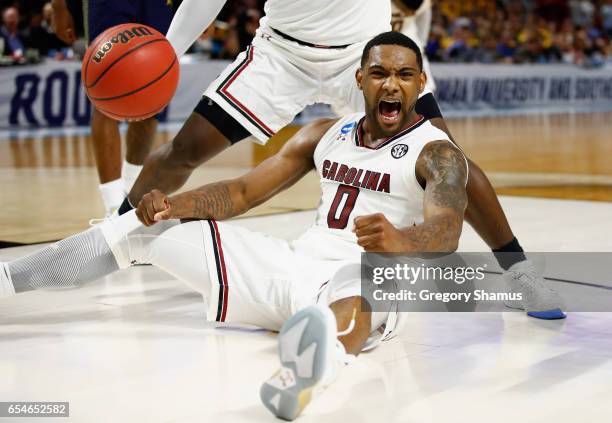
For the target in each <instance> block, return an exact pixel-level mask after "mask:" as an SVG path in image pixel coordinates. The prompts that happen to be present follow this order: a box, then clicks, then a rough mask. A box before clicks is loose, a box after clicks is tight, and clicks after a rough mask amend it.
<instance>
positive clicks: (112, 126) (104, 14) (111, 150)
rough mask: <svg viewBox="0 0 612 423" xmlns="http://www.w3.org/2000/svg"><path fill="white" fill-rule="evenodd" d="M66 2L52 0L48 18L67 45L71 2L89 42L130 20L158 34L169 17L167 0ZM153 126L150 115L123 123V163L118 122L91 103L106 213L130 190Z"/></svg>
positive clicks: (71, 34)
mask: <svg viewBox="0 0 612 423" xmlns="http://www.w3.org/2000/svg"><path fill="white" fill-rule="evenodd" d="M68 1H69V2H70V3H71V4H67V3H66V0H53V2H52V4H53V13H54V15H53V22H54V26H55V28H54V29H55V33H56V34H57V36H58V37H59V38H60V39H62V41H64V42H66V43H68V44H71V45H72V44H73V43H74V41H75V40H76V35H75V29H74V20H73V18H72V13H71V9H72V10H74V8H75V6H77V5H75V3H82V4H83V11H84V24H85V39H86V41H88V42H89V41H92V40H94V39H95V38H96V37H97V36H98V35H100V34H101V33H102V32H104V31H105V30H107V29H108V28H111V27H113V26H115V25H120V24H124V23H130V22H139V23H143V24H145V25H149V26H151V27H153V28H155V29H157V30H158V31H160V32H161V33H162V34H163V33H165V32H166V31H167V30H168V27H169V26H170V22H171V21H172V16H173V9H172V5H171V4H172V2H168V1H166V0H137V1H123V0H113V1H105V0H89V1H87V0H85V1H83V2H80V1H79V2H76V1H74V0H68ZM69 6H71V7H70V8H69ZM156 130H157V119H156V118H155V117H152V118H149V119H146V120H142V121H139V122H130V123H129V124H128V129H127V135H126V147H127V148H126V154H125V160H123V165H122V164H121V135H120V134H119V122H118V121H116V120H114V119H112V118H110V117H108V116H106V115H104V114H102V113H101V112H100V111H98V110H97V109H96V108H95V107H93V110H92V117H91V138H92V140H93V146H94V156H95V158H96V165H97V167H98V176H99V178H100V186H99V189H100V194H101V196H102V202H103V203H104V208H105V210H106V215H107V216H108V215H110V214H111V213H112V212H113V211H115V210H116V209H118V208H119V206H120V205H121V202H122V201H123V199H124V197H125V195H126V193H127V192H129V191H130V189H131V188H132V185H133V184H134V181H135V180H136V177H137V176H138V174H139V173H140V170H141V169H142V164H143V163H144V160H145V158H146V157H147V155H148V154H149V152H150V151H151V147H152V144H153V141H154V139H155V132H156Z"/></svg>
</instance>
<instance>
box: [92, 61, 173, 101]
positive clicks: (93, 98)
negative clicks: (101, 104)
mask: <svg viewBox="0 0 612 423" xmlns="http://www.w3.org/2000/svg"><path fill="white" fill-rule="evenodd" d="M175 63H176V56H175V57H174V59H172V63H170V66H169V67H168V69H166V70H165V71H164V72H163V73H162V74H161V75H159V76H158V77H157V78H155V79H154V80H152V81H151V82H148V83H146V84H145V85H143V86H142V87H140V88H136V89H135V90H132V91H130V92H127V93H124V94H121V95H116V96H114V97H89V99H90V100H92V101H110V100H117V99H119V98H123V97H127V96H130V95H132V94H135V93H137V92H138V91H142V90H144V89H145V88H147V87H150V86H151V85H153V84H155V83H156V82H157V81H159V80H160V79H162V78H163V77H164V76H165V75H166V74H167V73H168V72H170V70H172V68H173V67H174V64H175Z"/></svg>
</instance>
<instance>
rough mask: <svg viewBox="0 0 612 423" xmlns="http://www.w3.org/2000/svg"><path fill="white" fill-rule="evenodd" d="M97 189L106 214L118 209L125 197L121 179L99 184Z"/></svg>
mask: <svg viewBox="0 0 612 423" xmlns="http://www.w3.org/2000/svg"><path fill="white" fill-rule="evenodd" d="M99 188H100V194H101V195H102V202H103V203H104V209H105V210H106V214H111V213H112V212H114V211H115V210H116V209H118V208H119V206H120V205H121V203H122V202H123V199H124V198H125V196H126V193H125V191H124V190H123V182H122V181H121V179H115V180H114V181H110V182H107V183H105V184H100V186H99Z"/></svg>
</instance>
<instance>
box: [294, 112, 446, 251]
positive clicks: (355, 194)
mask: <svg viewBox="0 0 612 423" xmlns="http://www.w3.org/2000/svg"><path fill="white" fill-rule="evenodd" d="M364 119H365V118H364V114H363V113H359V114H353V115H349V116H346V117H344V118H341V119H340V120H339V121H338V122H337V123H336V124H335V125H334V126H333V127H332V128H331V129H330V130H329V131H328V132H327V133H326V134H325V135H324V136H323V138H322V139H321V141H320V142H319V144H318V146H317V148H316V150H315V154H314V162H315V166H316V171H317V173H318V175H319V178H320V184H321V192H322V195H321V202H320V204H319V208H318V211H317V218H316V221H315V224H314V225H313V227H311V228H310V229H309V230H308V231H307V232H306V233H305V234H304V235H302V237H300V238H299V240H297V241H296V242H295V243H296V247H297V248H299V249H300V250H303V252H305V253H306V254H308V255H310V256H315V257H318V258H323V259H336V260H345V259H350V258H353V259H355V258H357V259H358V257H359V253H361V252H362V251H363V250H362V249H361V247H359V246H358V245H357V239H356V237H355V234H354V233H353V232H352V229H353V220H354V219H355V217H357V216H365V215H370V214H374V213H383V214H384V215H385V217H386V218H387V219H388V220H389V222H390V223H391V224H392V225H394V226H395V227H398V228H402V227H407V226H412V225H418V224H420V223H422V222H423V196H424V190H423V188H422V187H421V185H420V184H419V182H418V181H417V177H416V171H415V166H416V161H417V159H418V157H419V154H420V153H421V150H422V149H423V147H424V146H425V145H426V144H427V143H429V142H432V141H437V140H449V138H448V136H447V135H446V133H444V132H443V131H441V130H439V129H438V128H436V127H435V126H433V125H432V124H431V123H430V122H429V121H427V120H425V119H424V118H422V117H421V119H419V120H418V121H417V122H416V123H414V124H413V125H412V126H410V127H409V128H407V129H405V130H403V131H402V132H400V133H398V134H397V135H395V136H393V137H390V138H388V139H387V140H386V141H384V142H383V143H381V144H380V145H379V146H378V147H377V148H375V149H372V148H369V147H367V146H365V145H364V143H363V139H362V134H361V132H362V125H363V122H364ZM304 250H307V251H304Z"/></svg>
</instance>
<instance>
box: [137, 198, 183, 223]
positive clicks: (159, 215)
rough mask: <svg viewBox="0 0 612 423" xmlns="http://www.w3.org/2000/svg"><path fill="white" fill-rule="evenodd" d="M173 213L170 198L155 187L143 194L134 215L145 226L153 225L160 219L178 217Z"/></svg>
mask: <svg viewBox="0 0 612 423" xmlns="http://www.w3.org/2000/svg"><path fill="white" fill-rule="evenodd" d="M173 214H174V213H173V207H172V204H171V201H170V198H168V196H167V195H166V194H164V193H163V192H161V191H159V190H157V189H154V190H153V191H151V192H150V193H148V194H145V195H144V196H143V197H142V199H141V200H140V202H139V203H138V207H137V208H136V216H137V217H138V220H140V221H141V222H142V223H143V224H144V225H145V226H151V225H154V224H155V223H157V222H159V221H160V220H168V219H176V218H178V216H174V215H173Z"/></svg>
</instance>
